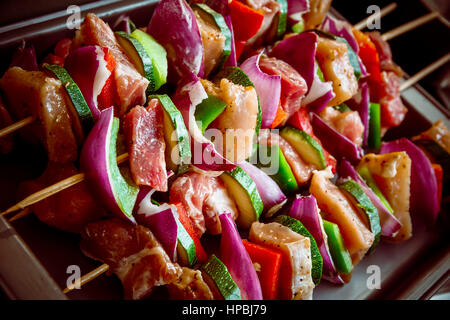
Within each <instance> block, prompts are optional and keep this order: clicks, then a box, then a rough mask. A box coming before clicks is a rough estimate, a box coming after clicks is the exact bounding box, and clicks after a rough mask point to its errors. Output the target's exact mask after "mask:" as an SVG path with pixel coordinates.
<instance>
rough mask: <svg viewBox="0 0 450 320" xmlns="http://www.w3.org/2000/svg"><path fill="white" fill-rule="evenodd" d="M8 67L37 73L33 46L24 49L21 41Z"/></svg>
mask: <svg viewBox="0 0 450 320" xmlns="http://www.w3.org/2000/svg"><path fill="white" fill-rule="evenodd" d="M9 67H10V68H11V67H21V68H22V69H23V70H27V71H38V70H39V67H38V64H37V59H36V51H35V50H34V46H28V47H26V46H25V41H22V44H21V46H20V47H18V48H17V49H16V51H14V54H13V58H12V61H11V64H10V66H9Z"/></svg>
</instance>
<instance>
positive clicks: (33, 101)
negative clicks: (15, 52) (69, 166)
mask: <svg viewBox="0 0 450 320" xmlns="http://www.w3.org/2000/svg"><path fill="white" fill-rule="evenodd" d="M0 88H1V89H2V90H3V92H4V94H5V102H6V104H7V106H8V108H9V111H10V112H11V113H12V114H15V115H16V116H17V117H20V116H22V117H23V118H25V117H27V116H30V115H33V116H35V117H36V119H37V122H36V123H33V125H34V128H35V129H36V131H33V133H34V134H35V135H36V134H37V135H38V138H39V140H40V141H41V143H42V144H43V145H44V147H45V149H46V150H47V155H48V158H49V160H50V161H53V162H58V163H67V162H74V161H75V160H77V158H78V145H77V140H76V137H75V134H74V132H73V126H72V125H73V124H72V119H71V117H70V115H69V112H68V106H67V104H66V98H65V92H64V88H63V86H62V84H61V82H60V81H59V80H56V79H54V78H50V77H47V76H46V74H45V73H43V72H41V71H25V70H23V69H22V68H20V67H12V68H9V69H8V70H7V71H6V72H5V74H4V75H3V77H2V78H1V79H0ZM17 120H21V119H17Z"/></svg>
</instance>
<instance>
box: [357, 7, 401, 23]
mask: <svg viewBox="0 0 450 320" xmlns="http://www.w3.org/2000/svg"><path fill="white" fill-rule="evenodd" d="M397 6H398V5H397V3H395V2H393V3H391V4H390V5H388V6H386V7H384V8H383V9H381V10H380V11H379V12H375V13H374V14H372V15H370V16H368V17H367V18H365V19H364V20H361V21H360V22H358V23H357V24H355V25H354V28H355V29H357V30H364V29H365V28H367V26H368V25H369V24H370V23H372V22H374V21H375V20H376V19H381V18H383V17H384V16H386V15H388V14H389V13H391V12H392V11H394V10H395V9H397Z"/></svg>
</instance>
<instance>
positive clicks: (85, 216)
mask: <svg viewBox="0 0 450 320" xmlns="http://www.w3.org/2000/svg"><path fill="white" fill-rule="evenodd" d="M77 173H79V171H78V169H77V168H76V167H75V165H74V164H72V163H66V164H59V163H53V162H49V163H48V165H47V168H46V169H45V171H44V173H43V174H42V175H41V176H40V177H39V178H37V179H35V180H31V181H25V182H22V183H21V184H20V186H19V196H20V198H24V197H25V196H28V195H29V194H32V193H34V192H37V191H40V190H42V189H44V188H46V187H48V186H50V185H52V184H54V183H56V182H59V181H61V180H63V179H66V178H68V177H71V176H73V175H75V174H77ZM31 209H32V211H33V212H34V213H35V214H36V216H37V217H38V219H39V220H41V221H42V222H44V223H46V224H48V225H49V226H52V227H56V228H58V229H60V230H64V231H68V232H75V233H79V232H81V230H82V229H83V228H84V227H85V226H86V224H87V223H89V222H91V221H96V220H99V219H101V218H102V217H103V216H105V215H106V212H105V210H104V209H103V208H102V207H101V206H100V205H99V203H98V201H97V199H95V198H94V196H93V195H92V191H91V189H90V187H89V185H88V184H87V182H85V181H82V182H79V183H77V184H76V185H73V186H72V187H69V188H67V189H65V190H62V191H60V192H58V193H56V194H54V195H52V196H51V197H48V198H46V199H44V200H41V201H39V202H37V203H35V204H34V205H32V207H31Z"/></svg>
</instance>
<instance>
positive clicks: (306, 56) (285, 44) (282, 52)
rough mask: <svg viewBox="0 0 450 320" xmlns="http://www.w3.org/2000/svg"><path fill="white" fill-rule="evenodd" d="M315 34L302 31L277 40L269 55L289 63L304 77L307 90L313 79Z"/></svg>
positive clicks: (315, 46)
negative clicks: (279, 40)
mask: <svg viewBox="0 0 450 320" xmlns="http://www.w3.org/2000/svg"><path fill="white" fill-rule="evenodd" d="M316 48H317V35H316V34H315V33H314V32H303V33H300V34H298V35H295V36H292V37H289V38H286V39H284V40H283V41H281V42H279V43H278V44H277V45H276V46H275V47H274V48H273V49H272V51H271V52H270V55H271V56H273V57H275V58H277V59H280V60H283V61H284V62H286V63H288V64H290V65H291V66H292V67H293V68H294V69H295V70H297V72H298V73H300V75H301V76H302V77H303V79H305V81H306V84H307V86H308V92H309V90H310V89H311V85H312V83H313V81H314V75H315V74H316V72H315V59H316Z"/></svg>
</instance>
